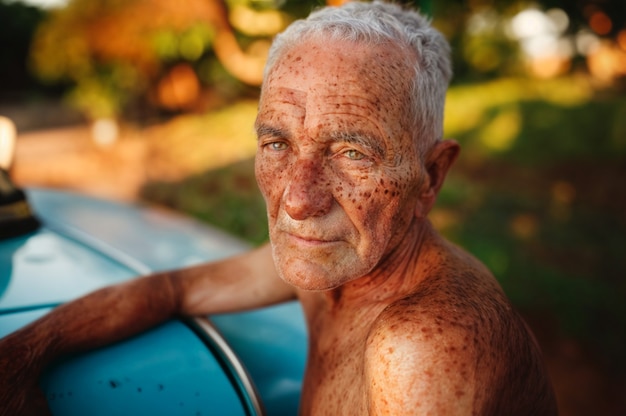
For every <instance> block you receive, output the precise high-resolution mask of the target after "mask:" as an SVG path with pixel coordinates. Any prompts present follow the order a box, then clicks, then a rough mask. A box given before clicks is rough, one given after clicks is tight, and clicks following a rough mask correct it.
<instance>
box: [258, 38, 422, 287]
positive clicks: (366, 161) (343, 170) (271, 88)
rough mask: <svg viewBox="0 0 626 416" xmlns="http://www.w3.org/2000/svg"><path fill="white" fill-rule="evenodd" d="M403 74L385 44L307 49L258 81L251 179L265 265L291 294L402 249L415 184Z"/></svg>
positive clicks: (327, 283)
mask: <svg viewBox="0 0 626 416" xmlns="http://www.w3.org/2000/svg"><path fill="white" fill-rule="evenodd" d="M411 71H412V70H411V69H409V68H408V67H407V65H406V64H405V63H404V61H403V60H402V58H401V52H400V50H399V49H398V48H397V47H395V46H385V47H366V46H361V45H357V44H354V43H349V42H326V43H321V42H316V41H308V42H305V43H304V44H302V45H301V46H300V47H296V48H294V49H292V50H290V51H288V52H286V53H285V54H284V55H283V56H282V58H280V59H279V61H278V63H277V64H276V66H275V67H274V69H273V71H271V73H270V75H269V76H268V79H267V80H266V82H265V84H264V89H263V94H262V97H261V102H260V108H259V114H258V118H257V121H256V130H257V135H258V150H257V156H256V177H257V181H258V183H259V187H260V189H261V192H262V193H263V196H264V197H265V201H266V204H267V211H268V219H269V230H270V239H271V243H272V247H273V252H274V261H275V263H276V266H277V268H278V271H279V273H280V274H281V276H282V278H283V279H284V280H286V281H287V282H289V283H291V284H293V285H294V286H296V287H299V288H302V289H307V290H325V289H332V288H335V287H338V286H341V285H343V284H345V283H346V282H348V281H351V280H354V279H356V278H359V277H361V276H364V275H366V274H367V273H369V272H370V271H372V270H373V269H374V268H375V267H376V266H377V265H378V264H379V263H380V262H381V260H382V259H383V258H384V257H385V256H386V255H388V254H389V253H390V252H391V251H392V250H394V249H395V248H397V246H398V245H399V244H403V243H405V244H408V241H407V239H405V234H406V232H407V230H408V227H409V225H410V223H411V221H412V219H413V218H414V214H415V209H416V201H417V194H418V188H419V186H420V179H421V178H422V176H423V172H422V171H421V165H420V163H419V161H418V155H417V150H416V146H415V144H414V140H413V138H412V136H411V132H410V131H408V130H409V128H408V127H407V126H408V125H409V123H408V121H407V117H406V109H405V107H406V106H405V101H406V98H405V97H406V93H407V91H406V88H407V81H408V80H409V78H410V75H411ZM399 79H403V80H407V81H404V82H398V80H399Z"/></svg>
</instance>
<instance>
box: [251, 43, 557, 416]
mask: <svg viewBox="0 0 626 416" xmlns="http://www.w3.org/2000/svg"><path fill="white" fill-rule="evenodd" d="M405 59H406V54H405V53H404V51H403V50H401V49H400V47H398V46H396V45H379V46H372V45H359V44H355V43H349V42H337V41H333V42H318V41H316V40H315V39H309V40H308V41H305V42H304V43H301V44H299V45H298V47H297V48H293V49H291V50H289V51H287V52H286V53H285V54H284V55H283V56H282V59H280V60H279V61H278V63H277V64H276V65H277V66H276V67H275V68H274V69H273V70H272V71H271V73H270V76H269V77H268V79H267V80H266V81H265V84H264V87H263V93H262V97H261V102H260V108H259V115H258V118H257V122H256V129H257V133H258V153H257V159H256V175H257V180H258V183H259V187H260V189H261V191H262V193H263V195H264V197H265V200H266V204H267V210H268V220H269V229H270V239H271V243H272V250H273V257H274V262H275V265H276V268H277V270H278V273H279V275H280V276H281V278H282V279H283V280H285V281H286V282H288V283H290V284H291V285H293V286H295V287H296V288H297V291H298V297H299V299H300V300H301V302H302V305H303V308H304V312H305V315H306V319H307V322H308V326H309V336H310V345H309V359H308V364H307V370H306V376H305V381H304V387H303V393H302V401H301V413H302V414H303V415H339V414H341V415H350V414H354V415H365V414H377V415H379V414H380V415H401V414H441V415H453V414H477V415H505V414H506V415H515V414H519V415H530V414H556V410H555V409H556V408H555V404H554V397H553V396H552V391H551V388H550V383H549V380H548V378H547V376H546V373H545V371H544V369H543V366H542V360H541V356H540V352H539V350H538V348H537V346H536V344H535V343H534V341H533V339H532V335H530V334H529V332H528V331H527V329H526V327H525V325H524V323H523V321H522V320H521V319H520V318H519V317H518V316H517V315H516V314H515V313H514V312H513V311H512V310H511V307H510V305H509V302H508V300H507V299H506V298H505V296H504V294H503V293H502V291H501V290H500V288H499V286H498V284H497V283H496V281H495V280H494V278H493V277H492V276H491V274H490V273H489V272H488V270H486V269H485V268H484V267H483V266H482V265H481V264H480V263H479V262H478V261H477V260H475V259H474V258H473V257H471V256H470V255H469V254H467V253H465V252H463V251H462V250H460V249H459V248H457V247H455V246H453V245H451V244H450V243H448V242H446V241H445V240H444V239H443V238H441V237H440V236H439V235H438V234H437V233H436V232H435V231H434V229H433V228H432V227H431V226H430V223H429V222H428V220H427V219H426V215H427V214H428V212H429V211H430V209H431V208H432V205H433V203H434V200H435V196H436V194H437V192H438V191H439V188H440V186H441V184H442V182H443V179H444V178H445V175H446V173H447V171H448V169H449V167H450V166H451V164H452V163H453V161H454V159H455V158H456V155H457V153H458V145H457V144H456V143H454V142H453V141H447V140H446V141H437V142H436V144H435V145H434V146H433V147H432V149H431V150H430V151H429V152H428V154H427V155H425V162H424V163H421V162H420V158H419V155H418V153H417V146H416V140H419V138H415V137H413V135H412V134H411V129H410V127H409V124H408V123H407V122H406V119H407V112H406V110H405V107H406V105H405V104H406V103H405V101H404V100H405V98H404V97H406V88H407V85H406V84H405V82H404V81H398V80H402V79H409V76H410V73H411V71H412V69H411V68H410V67H409V66H408V64H407V63H406V62H405Z"/></svg>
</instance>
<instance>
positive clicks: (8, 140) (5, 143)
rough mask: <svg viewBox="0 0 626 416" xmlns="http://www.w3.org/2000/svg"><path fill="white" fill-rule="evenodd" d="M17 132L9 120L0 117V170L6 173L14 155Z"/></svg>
mask: <svg viewBox="0 0 626 416" xmlns="http://www.w3.org/2000/svg"><path fill="white" fill-rule="evenodd" d="M16 136H17V131H16V129H15V124H14V123H13V121H11V119H10V118H7V117H2V116H0V169H2V170H5V171H8V170H9V168H10V167H11V165H12V164H13V156H14V155H15V138H16Z"/></svg>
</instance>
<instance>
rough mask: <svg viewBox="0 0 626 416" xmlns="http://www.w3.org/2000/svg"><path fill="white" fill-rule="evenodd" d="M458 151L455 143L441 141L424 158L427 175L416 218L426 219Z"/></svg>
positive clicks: (458, 147) (459, 148) (458, 148)
mask: <svg viewBox="0 0 626 416" xmlns="http://www.w3.org/2000/svg"><path fill="white" fill-rule="evenodd" d="M460 150H461V147H460V146H459V144H458V143H457V142H456V141H454V140H443V141H439V142H437V143H436V144H435V145H434V146H433V148H432V149H431V151H430V153H429V154H428V156H427V157H426V160H425V161H424V166H425V168H426V173H427V174H426V179H425V184H424V187H423V192H422V193H421V195H420V198H419V201H418V204H417V207H416V210H415V215H416V216H417V217H418V218H423V217H426V215H428V213H429V212H430V210H431V209H432V207H433V205H434V204H435V200H436V199H437V194H439V190H440V189H441V187H442V186H443V182H444V181H445V179H446V175H447V174H448V171H449V170H450V167H451V166H452V165H453V164H454V161H455V160H456V158H457V157H458V155H459V152H460Z"/></svg>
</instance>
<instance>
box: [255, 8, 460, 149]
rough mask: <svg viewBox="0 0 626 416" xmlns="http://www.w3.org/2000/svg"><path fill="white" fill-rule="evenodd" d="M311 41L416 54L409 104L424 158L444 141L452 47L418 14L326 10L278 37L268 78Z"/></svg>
mask: <svg viewBox="0 0 626 416" xmlns="http://www.w3.org/2000/svg"><path fill="white" fill-rule="evenodd" d="M312 36H323V37H324V39H328V40H338V41H352V42H359V43H370V44H384V43H388V42H393V43H395V44H398V45H400V46H401V47H407V48H408V49H409V50H411V51H413V52H414V53H410V54H407V59H408V60H409V62H410V65H411V66H413V67H414V68H415V72H414V76H413V78H412V79H411V80H408V83H407V101H408V115H409V117H411V118H412V120H411V121H412V124H411V125H412V126H413V128H414V129H415V133H416V134H415V135H414V136H415V139H416V140H417V145H418V150H419V151H420V155H422V156H423V155H424V153H425V152H426V151H427V150H428V149H429V148H430V146H431V145H432V144H433V143H434V142H435V141H436V140H438V139H441V138H442V136H443V109H444V103H445V96H446V90H447V88H448V84H449V82H450V79H451V78H452V65H451V62H450V46H449V44H448V42H447V41H446V40H445V38H444V37H443V35H441V33H439V32H438V31H437V30H436V29H434V28H433V27H432V26H431V25H430V21H429V20H428V19H426V18H425V17H424V16H422V15H421V14H419V13H418V12H417V11H414V10H410V9H407V8H404V7H402V6H400V5H398V4H393V3H385V2H381V1H374V2H373V3H362V2H350V3H346V4H344V5H343V6H340V7H324V8H322V9H319V10H317V11H315V12H313V13H311V14H310V15H309V17H308V18H307V19H305V20H297V21H295V22H294V23H292V24H291V25H290V26H289V27H288V28H287V29H286V30H285V31H284V32H283V33H281V34H279V35H278V36H277V37H276V39H275V40H274V42H273V44H272V47H271V49H270V52H269V56H268V60H267V64H266V67H265V78H267V76H268V74H269V72H270V71H271V70H272V68H273V67H274V65H275V64H276V62H277V61H278V60H279V59H280V56H281V55H282V54H283V53H285V52H286V51H287V50H289V49H291V48H293V47H296V46H298V45H299V44H300V43H302V41H303V40H305V39H306V38H310V37H312ZM399 82H406V81H405V80H399Z"/></svg>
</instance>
